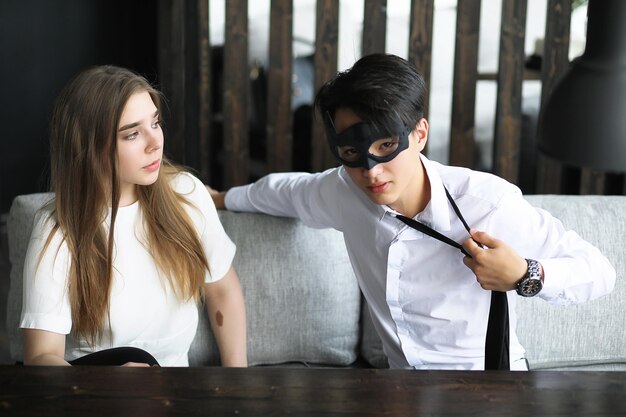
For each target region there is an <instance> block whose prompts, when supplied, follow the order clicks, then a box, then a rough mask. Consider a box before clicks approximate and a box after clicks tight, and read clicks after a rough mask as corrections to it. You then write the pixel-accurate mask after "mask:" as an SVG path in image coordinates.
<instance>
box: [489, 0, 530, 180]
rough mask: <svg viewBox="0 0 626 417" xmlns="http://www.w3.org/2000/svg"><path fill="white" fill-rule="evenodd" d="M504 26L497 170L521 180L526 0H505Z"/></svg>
mask: <svg viewBox="0 0 626 417" xmlns="http://www.w3.org/2000/svg"><path fill="white" fill-rule="evenodd" d="M500 28H501V29H500V53H499V64H498V93H497V100H496V121H495V134H494V171H495V174H497V175H499V176H501V177H502V178H505V179H506V180H508V181H510V182H512V183H517V182H518V179H519V168H520V151H521V150H520V146H521V140H520V138H521V135H522V81H523V80H524V59H525V55H524V40H525V38H526V36H525V34H526V0H510V1H505V2H503V3H502V23H501V25H500Z"/></svg>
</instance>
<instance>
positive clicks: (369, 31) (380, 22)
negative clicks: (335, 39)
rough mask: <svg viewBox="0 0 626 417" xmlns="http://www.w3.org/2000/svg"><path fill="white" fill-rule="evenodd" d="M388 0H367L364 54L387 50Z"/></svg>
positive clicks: (364, 13) (364, 12) (364, 17)
mask: <svg viewBox="0 0 626 417" xmlns="http://www.w3.org/2000/svg"><path fill="white" fill-rule="evenodd" d="M386 37H387V0H365V8H364V10H363V37H362V39H363V40H362V46H361V51H362V54H363V56H365V55H370V54H374V53H382V52H385V39H386Z"/></svg>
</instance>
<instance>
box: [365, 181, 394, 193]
mask: <svg viewBox="0 0 626 417" xmlns="http://www.w3.org/2000/svg"><path fill="white" fill-rule="evenodd" d="M388 186H389V183H388V182H378V183H376V184H371V185H368V186H367V188H368V189H369V190H370V191H371V192H373V193H382V192H384V191H385V190H386V189H387V187H388Z"/></svg>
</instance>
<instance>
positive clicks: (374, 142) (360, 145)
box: [324, 112, 411, 170]
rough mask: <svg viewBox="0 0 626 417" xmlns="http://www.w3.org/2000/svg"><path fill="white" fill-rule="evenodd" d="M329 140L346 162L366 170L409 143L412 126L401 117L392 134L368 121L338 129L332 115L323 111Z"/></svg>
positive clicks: (388, 159) (334, 153) (342, 161)
mask: <svg viewBox="0 0 626 417" xmlns="http://www.w3.org/2000/svg"><path fill="white" fill-rule="evenodd" d="M324 127H325V129H326V140H328V145H329V146H330V150H331V152H332V153H333V155H335V157H336V158H337V159H338V160H339V162H340V163H341V164H343V165H345V166H348V167H352V168H356V167H363V168H365V169H367V170H369V169H372V168H373V167H374V166H376V165H378V164H380V163H381V162H389V161H391V160H392V159H393V158H395V157H396V156H397V155H398V154H399V153H400V152H402V151H403V150H405V149H406V148H408V147H409V133H411V129H409V128H408V127H407V126H406V125H404V124H403V123H401V122H400V121H398V122H397V123H395V124H394V125H393V127H392V128H393V132H391V134H389V133H385V132H382V131H380V130H377V129H375V128H374V127H373V126H371V125H370V124H368V123H357V124H355V125H353V126H351V127H349V128H348V129H346V130H344V131H343V132H341V133H339V134H338V133H337V131H336V130H335V125H334V123H333V119H332V117H330V114H329V113H328V112H326V113H325V114H324Z"/></svg>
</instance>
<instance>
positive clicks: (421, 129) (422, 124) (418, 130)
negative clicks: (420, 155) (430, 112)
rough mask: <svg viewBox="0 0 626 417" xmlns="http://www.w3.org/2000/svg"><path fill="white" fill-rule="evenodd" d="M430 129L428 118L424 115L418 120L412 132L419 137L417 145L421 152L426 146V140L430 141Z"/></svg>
mask: <svg viewBox="0 0 626 417" xmlns="http://www.w3.org/2000/svg"><path fill="white" fill-rule="evenodd" d="M428 129H429V126H428V120H426V118H424V117H422V118H421V119H419V120H418V121H417V124H416V125H415V129H413V131H412V132H411V135H412V136H413V135H415V138H416V139H417V145H418V147H419V151H420V152H422V150H424V148H425V147H426V142H427V141H428Z"/></svg>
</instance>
